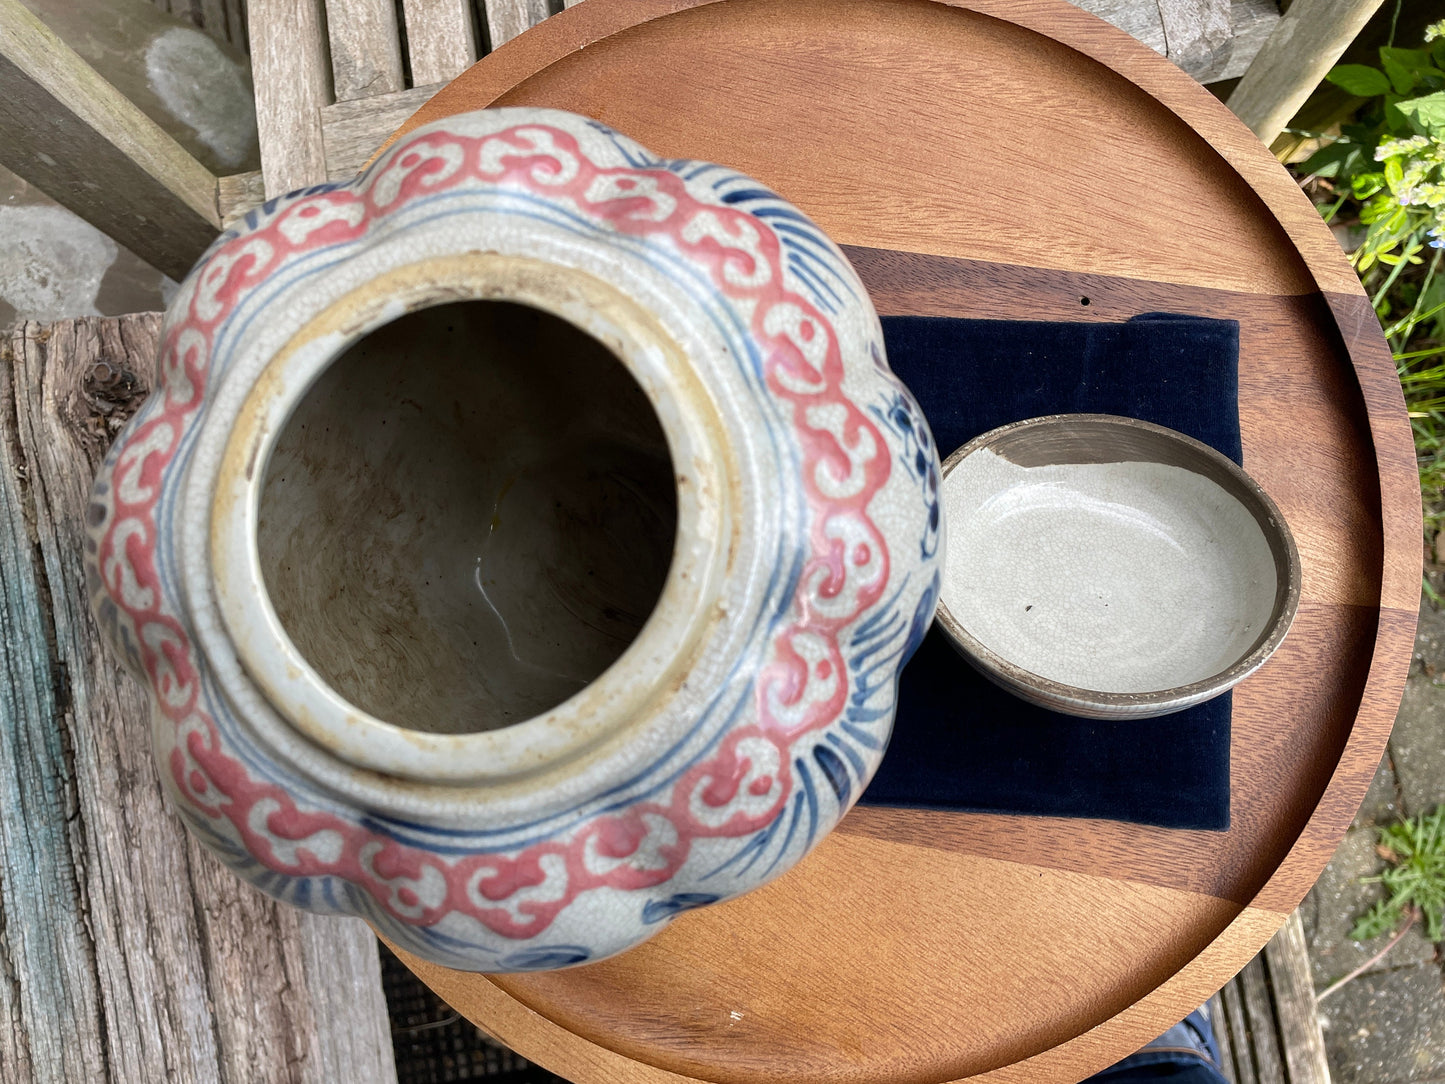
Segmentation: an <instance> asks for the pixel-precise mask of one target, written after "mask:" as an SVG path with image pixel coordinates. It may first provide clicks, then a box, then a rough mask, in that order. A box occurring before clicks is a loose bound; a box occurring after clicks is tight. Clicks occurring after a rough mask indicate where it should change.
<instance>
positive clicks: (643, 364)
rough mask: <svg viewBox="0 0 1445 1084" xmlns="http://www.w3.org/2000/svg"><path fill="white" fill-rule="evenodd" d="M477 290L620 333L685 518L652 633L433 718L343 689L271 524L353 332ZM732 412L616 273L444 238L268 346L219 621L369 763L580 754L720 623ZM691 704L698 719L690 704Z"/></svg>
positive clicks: (445, 763)
mask: <svg viewBox="0 0 1445 1084" xmlns="http://www.w3.org/2000/svg"><path fill="white" fill-rule="evenodd" d="M465 300H493V301H509V302H515V303H520V304H524V305H528V306H531V307H533V308H536V309H539V310H541V311H543V312H547V313H549V314H551V315H553V316H556V317H558V318H560V319H562V320H564V321H566V322H568V323H569V324H571V325H573V326H575V327H577V328H578V329H579V330H581V331H583V332H584V333H586V334H588V335H589V336H591V337H592V338H594V339H596V340H597V341H599V342H601V343H602V344H603V345H604V346H606V347H607V348H608V349H609V350H610V351H611V353H612V354H613V355H614V356H615V357H616V358H617V360H618V361H619V362H620V363H621V364H622V365H623V367H624V368H625V369H626V370H627V371H628V373H629V374H630V375H631V376H632V377H633V378H634V379H635V380H636V381H637V383H638V384H639V386H640V387H641V388H642V390H643V392H644V394H645V395H646V396H647V399H648V401H649V403H650V405H651V406H652V408H653V410H654V412H655V413H656V415H657V418H658V421H659V423H660V424H661V427H662V430H663V434H664V437H665V439H666V441H667V446H668V451H669V453H670V455H671V457H672V462H673V467H674V474H675V479H676V481H677V483H678V484H677V485H676V497H677V523H676V532H675V538H674V551H673V559H672V562H671V567H670V568H669V570H668V573H667V577H666V580H665V582H664V585H663V588H662V591H661V594H660V596H659V597H658V599H657V602H656V604H655V606H654V608H653V610H652V613H651V614H650V615H649V617H648V618H647V620H646V622H645V623H644V625H643V627H642V629H641V631H640V632H639V633H638V635H637V637H636V639H634V640H633V641H632V643H631V644H629V645H628V646H627V648H626V649H625V650H624V651H623V652H622V654H621V655H620V656H619V657H618V658H617V659H616V660H615V661H613V663H612V664H611V665H610V666H608V667H607V668H606V669H605V670H604V671H603V672H602V673H601V674H600V675H598V676H597V677H596V678H594V679H593V680H592V681H591V682H589V683H588V684H587V685H586V686H585V687H584V688H582V689H581V690H579V691H578V692H577V693H575V694H573V695H572V696H571V697H569V698H568V699H566V700H564V701H563V702H562V703H560V704H557V705H555V706H554V707H552V708H550V709H548V710H547V711H544V712H542V713H541V714H539V715H536V716H533V717H532V718H530V719H526V720H523V721H520V722H517V723H514V724H512V725H509V726H505V727H502V728H500V729H496V730H483V731H477V732H472V733H462V734H456V733H433V732H427V731H420V730H414V729H409V728H406V727H403V726H399V725H397V724H394V723H392V722H389V721H387V720H385V719H381V718H378V717H376V716H374V715H372V714H370V713H369V712H367V711H365V710H364V709H362V708H360V707H359V706H357V705H356V704H354V703H351V702H350V701H349V700H347V699H346V698H345V697H344V696H343V695H342V694H341V693H339V692H338V691H337V690H336V689H334V688H333V687H332V686H331V685H330V684H329V683H328V682H327V680H326V679H325V678H324V677H323V676H322V675H321V674H320V673H319V672H318V671H317V670H316V669H315V667H313V665H312V664H311V663H310V662H309V661H308V660H307V659H306V658H305V656H304V655H303V654H302V653H301V651H300V650H299V649H298V648H297V646H296V644H295V643H294V641H293V640H292V638H291V636H290V635H289V634H288V633H287V631H286V629H285V627H284V626H283V624H282V623H281V620H280V618H279V616H278V615H277V612H276V609H275V607H274V605H273V604H272V602H271V599H270V595H269V592H268V590H267V587H266V582H265V577H264V574H263V571H262V564H261V555H260V548H259V543H258V527H259V513H260V503H261V494H262V490H263V487H264V484H265V480H266V475H267V465H268V461H269V457H270V455H271V453H272V451H273V450H274V447H275V445H276V442H277V440H278V438H279V436H280V434H281V432H282V431H283V430H284V429H285V426H286V423H287V421H288V420H289V418H290V417H291V414H292V412H293V411H294V410H295V409H296V408H297V407H298V406H299V405H300V403H301V402H302V400H303V399H304V398H305V396H306V395H307V393H308V392H309V391H310V390H311V388H312V387H313V385H314V383H315V381H316V380H317V379H318V378H319V377H320V376H321V374H322V373H323V372H324V371H325V370H326V369H327V368H328V367H329V366H330V365H331V364H332V363H333V362H334V361H336V360H337V359H338V358H339V357H340V356H341V355H342V354H343V353H344V352H345V351H346V349H347V348H348V347H350V346H351V345H353V344H354V343H356V342H357V341H359V340H360V339H362V338H363V337H365V336H366V335H367V334H369V333H370V332H372V331H374V330H376V329H377V328H379V327H381V326H383V325H384V324H386V323H389V322H390V321H392V320H394V319H396V318H397V317H399V316H401V315H403V314H405V313H406V312H411V311H416V310H419V309H423V308H429V307H432V306H435V305H440V304H446V303H450V302H456V301H465ZM723 443H724V440H723V429H722V425H721V423H720V421H719V420H718V418H717V416H716V413H715V409H714V406H713V404H712V402H711V400H710V398H709V396H708V395H707V393H706V391H705V390H704V389H703V387H702V385H701V384H700V383H699V382H698V381H697V378H696V375H695V373H694V372H693V369H692V367H691V366H690V365H689V364H688V361H687V358H686V355H685V353H684V350H683V348H682V346H681V345H680V344H679V343H677V342H676V340H675V339H674V338H673V337H672V336H671V335H669V334H668V332H667V331H666V329H665V328H664V327H663V326H662V324H661V323H660V322H659V321H658V320H657V318H656V317H655V316H654V315H653V314H651V313H649V312H648V311H647V310H646V309H644V308H643V307H642V306H640V305H639V304H638V303H637V302H636V301H634V300H632V299H631V298H629V297H628V296H627V295H626V294H624V293H622V292H621V291H620V290H618V289H617V288H616V287H615V286H613V285H612V284H610V283H608V282H605V281H603V280H602V279H600V278H598V277H597V276H595V275H593V274H591V273H589V272H586V271H583V270H580V269H576V268H570V267H565V266H560V265H556V264H551V263H546V262H543V261H541V260H538V259H535V258H531V257H527V256H517V255H502V254H498V253H480V252H468V253H460V254H454V255H449V256H434V257H431V258H429V259H426V260H424V261H421V262H414V263H410V264H403V265H401V266H399V267H395V268H393V269H391V270H388V271H386V272H383V273H381V274H378V275H376V276H375V277H373V278H371V279H370V280H368V281H366V282H365V283H363V284H362V285H360V286H358V287H357V288H355V289H353V290H351V291H350V292H348V293H346V294H344V295H342V296H341V297H340V298H337V299H336V300H334V301H332V302H331V303H330V304H329V305H326V306H325V307H324V308H322V309H321V310H320V311H319V312H318V313H316V314H315V315H313V316H312V317H311V318H310V319H309V320H307V321H306V323H305V324H303V325H302V327H301V328H300V329H299V330H297V331H296V332H295V334H293V335H292V336H291V338H290V339H289V341H288V342H287V343H286V344H285V345H284V346H283V347H282V348H281V349H280V350H279V351H278V352H277V353H276V354H275V355H274V356H273V357H272V358H271V359H270V360H269V361H268V362H267V363H266V364H265V366H264V368H263V369H262V370H261V372H260V375H259V377H258V378H257V379H256V380H255V381H254V383H253V384H252V386H251V387H250V388H249V390H248V391H247V393H246V395H245V397H244V399H243V401H242V402H241V404H240V407H239V410H238V411H237V412H236V413H235V416H234V419H233V420H232V424H231V425H230V429H229V433H228V434H227V438H226V440H225V444H224V450H223V451H222V453H221V457H220V464H219V471H218V473H217V475H216V480H215V486H214V491H213V492H212V494H211V495H210V503H209V509H208V511H209V529H208V532H207V536H206V544H207V547H208V555H207V559H208V564H209V574H210V576H209V578H210V580H211V583H212V585H213V591H214V605H215V609H216V617H217V618H218V619H219V620H218V622H217V624H218V625H219V627H220V629H221V630H223V632H224V635H225V637H226V639H227V640H228V641H229V646H230V647H231V649H232V650H233V651H234V652H235V656H236V659H237V661H238V662H239V664H240V671H242V672H243V673H236V672H233V673H231V674H229V675H228V674H227V673H226V672H225V669H223V668H218V676H219V678H220V680H221V683H222V685H223V686H228V685H229V686H230V689H228V691H229V692H232V693H235V694H239V698H242V699H244V698H245V694H246V692H247V690H244V689H238V688H236V686H237V684H238V682H245V683H248V684H250V685H251V686H253V688H254V690H255V691H256V692H259V694H260V695H261V697H262V698H263V699H264V701H265V702H266V704H267V705H268V706H269V707H270V708H271V709H272V710H273V711H274V713H275V714H276V715H278V716H279V717H280V718H281V720H282V721H283V722H284V723H285V724H286V725H287V726H289V727H290V728H291V729H292V730H293V731H295V732H297V733H299V734H300V735H302V736H303V737H304V738H305V739H307V741H308V742H309V743H310V744H311V745H312V746H314V747H317V748H319V750H321V751H322V752H323V753H324V754H329V755H330V756H331V757H335V758H336V759H339V760H341V761H343V762H344V763H345V764H346V765H350V766H351V767H353V768H359V769H363V770H365V771H368V772H372V773H376V774H378V775H381V776H384V777H389V778H391V779H400V780H408V781H412V782H417V783H429V784H450V785H467V784H472V785H476V784H502V783H508V782H514V781H519V780H525V779H529V778H531V777H535V776H537V775H540V774H542V773H547V772H551V771H554V770H557V769H566V770H568V771H569V772H570V771H574V770H576V769H578V768H579V767H580V763H579V762H582V761H585V760H586V758H587V757H588V755H589V753H591V752H593V751H595V750H597V749H598V748H599V747H601V746H603V745H605V744H608V743H610V742H612V741H615V740H616V739H618V738H620V737H624V736H625V735H624V734H623V732H624V731H626V730H627V729H628V728H629V726H630V725H632V724H633V722H634V721H635V720H641V719H645V718H647V717H655V716H656V715H657V714H658V712H659V711H660V710H661V708H662V706H663V701H664V700H665V699H666V698H668V697H669V696H670V695H671V694H672V693H673V692H675V691H676V688H677V686H678V684H679V682H680V681H681V680H682V678H683V677H684V676H685V674H686V672H687V670H688V669H689V668H690V665H691V663H692V661H693V660H694V659H695V657H696V656H697V654H698V653H699V651H700V650H701V648H702V641H703V640H705V639H706V627H705V626H706V625H707V623H708V619H709V617H710V616H711V615H712V614H713V613H714V612H715V610H716V606H715V603H716V601H717V599H718V597H720V594H721V584H722V579H723V576H724V573H725V572H726V566H727V563H728V552H727V551H728V548H729V547H728V546H727V545H726V539H727V537H728V535H729V534H730V533H731V532H730V531H729V530H726V529H719V528H720V527H721V526H722V524H724V523H726V522H727V521H729V520H731V519H733V518H735V517H734V516H733V514H732V511H733V510H732V509H731V508H730V507H729V495H730V494H733V493H735V492H736V490H737V485H736V482H737V479H736V477H729V475H730V474H733V473H734V469H735V468H734V466H733V465H732V464H731V457H730V456H729V455H727V454H725V449H724V448H723V447H722V445H723ZM679 722H681V720H680V721H679Z"/></svg>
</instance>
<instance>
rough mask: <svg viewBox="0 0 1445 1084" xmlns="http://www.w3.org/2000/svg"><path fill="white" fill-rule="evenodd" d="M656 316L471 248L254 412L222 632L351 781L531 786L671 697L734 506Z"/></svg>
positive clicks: (285, 371)
mask: <svg viewBox="0 0 1445 1084" xmlns="http://www.w3.org/2000/svg"><path fill="white" fill-rule="evenodd" d="M690 373H691V370H690V366H689V365H688V363H687V359H686V357H685V356H684V354H683V351H682V348H681V347H680V346H679V345H678V344H677V343H676V342H675V341H674V340H673V339H672V337H671V336H669V335H668V334H667V332H666V330H665V329H664V328H663V327H662V326H661V324H660V323H659V321H658V320H657V318H656V317H654V316H653V315H651V314H650V313H648V312H647V311H645V310H644V309H642V308H641V307H640V306H638V305H637V304H636V303H635V302H633V301H632V300H630V299H629V298H628V297H626V296H625V295H623V294H622V293H620V292H619V291H617V290H616V289H615V288H614V287H612V286H611V285H610V284H608V283H606V282H603V281H601V280H600V279H598V278H596V277H595V276H593V275H590V274H587V273H585V272H581V271H576V270H571V269H567V268H561V267H558V266H555V265H552V264H544V263H542V262H540V261H536V260H531V259H528V258H525V257H512V256H501V255H497V254H490V253H470V254H465V255H461V256H453V257H446V258H441V259H432V260H428V261H425V262H424V263H419V264H413V265H407V266H403V267H400V268H397V269H395V270H393V271H391V272H389V273H387V274H384V275H381V276H378V277H377V278H375V279H373V280H371V281H370V282H368V283H366V284H364V285H363V286H361V287H359V288H358V289H356V290H354V291H352V292H351V293H350V294H347V295H346V296H344V297H342V298H340V299H339V300H337V301H335V302H333V303H332V304H331V305H329V306H328V307H327V308H326V309H324V310H323V311H322V312H320V313H319V314H318V315H316V316H315V317H314V318H312V319H311V320H310V321H308V322H307V323H306V324H305V325H304V326H303V327H302V328H301V329H300V330H299V331H298V332H297V333H296V334H295V335H294V336H293V337H292V338H291V340H290V341H289V342H288V343H287V345H286V346H285V347H284V348H282V349H281V350H280V351H279V352H278V353H277V354H276V355H275V357H273V358H272V359H271V360H270V361H269V363H267V365H266V366H265V368H264V369H263V370H262V372H261V374H260V376H259V378H258V379H256V381H255V382H254V384H253V386H252V387H251V388H250V389H249V392H248V393H247V394H246V397H245V399H244V402H243V403H242V405H241V408H240V412H239V415H238V416H237V418H236V421H235V424H234V426H233V427H232V428H231V430H230V433H229V436H228V439H227V441H226V446H225V450H224V452H223V454H222V459H221V464H220V471H219V475H218V480H217V486H216V491H215V495H214V498H213V500H212V504H211V509H210V512H211V517H210V538H209V543H210V560H211V571H212V578H213V583H214V585H215V592H216V603H217V608H218V611H219V616H220V618H221V623H222V625H223V627H224V629H225V631H226V633H227V635H228V638H229V640H230V642H231V645H232V646H233V647H234V650H235V652H236V657H237V660H238V661H239V663H240V665H241V667H242V669H243V670H244V672H245V674H246V676H247V677H248V678H249V679H250V681H251V682H252V683H253V684H254V685H255V686H256V687H257V688H258V690H259V691H260V693H261V694H262V696H263V697H264V699H265V700H266V702H267V703H268V704H269V706H270V707H271V708H272V709H273V710H274V711H275V712H276V713H277V714H279V715H280V716H281V718H282V719H283V720H284V721H285V722H286V723H288V724H289V725H290V726H291V727H292V728H293V729H295V730H297V731H299V732H300V733H301V734H303V735H304V736H305V737H307V738H308V739H310V741H311V742H312V743H314V744H315V745H318V746H320V747H321V748H322V749H323V750H325V751H327V752H328V753H330V754H332V755H334V756H336V757H338V758H339V759H341V760H343V761H345V762H347V763H349V764H351V765H354V766H356V767H360V768H365V769H369V770H371V771H374V772H378V773H381V774H383V775H387V776H393V777H400V778H404V779H411V780H416V781H425V782H433V783H435V782H450V783H478V782H493V781H503V780H508V779H515V778H518V777H523V776H527V775H532V774H535V773H537V772H540V771H544V770H548V769H552V768H555V767H557V766H558V765H559V764H560V763H562V762H565V761H569V760H572V759H575V758H577V757H582V756H585V755H586V753H587V752H588V751H589V750H590V749H594V748H596V747H598V746H600V745H601V744H603V743H604V742H607V741H609V740H611V739H613V738H615V737H616V736H617V735H618V732H619V731H620V730H622V729H624V728H625V727H626V726H627V725H628V723H629V721H630V720H631V719H633V718H634V717H637V716H639V715H641V714H644V713H645V712H646V709H647V708H648V702H649V701H651V700H655V699H657V698H658V697H659V696H665V695H666V692H667V688H668V686H669V678H670V677H672V676H673V674H674V672H675V671H682V670H685V668H686V660H687V658H688V657H689V656H690V654H691V652H692V649H693V648H694V647H695V646H696V641H697V640H698V638H699V635H700V630H699V628H698V621H697V616H698V614H699V613H700V612H702V611H706V610H707V609H708V608H709V605H708V600H707V595H708V590H709V587H710V586H712V587H714V589H715V585H716V582H717V580H718V578H719V574H720V573H721V571H722V569H721V567H720V564H719V562H720V560H721V559H722V556H723V555H722V554H721V553H720V552H719V548H718V546H717V545H715V544H714V543H715V540H716V539H718V538H719V537H720V536H721V535H722V534H723V533H724V532H721V531H718V530H716V523H715V522H714V521H715V520H716V519H717V517H718V514H719V513H720V512H722V511H723V509H720V508H717V507H706V505H707V504H708V502H709V500H711V501H713V502H714V503H715V502H716V501H717V498H718V495H720V494H723V493H725V492H726V491H727V489H728V487H727V486H725V485H719V484H716V483H717V482H718V481H719V480H718V479H711V478H707V477H701V476H704V475H708V474H710V473H712V472H714V471H716V470H718V469H719V466H718V464H719V463H720V462H721V459H722V458H725V457H718V456H715V455H710V454H708V445H709V443H710V440H711V438H713V437H715V435H716V430H715V426H712V425H709V424H707V415H708V414H709V406H710V404H709V403H708V402H707V399H706V394H705V393H704V392H703V391H702V389H701V387H700V386H697V385H695V384H694V383H693V381H692V380H690V379H689V377H690Z"/></svg>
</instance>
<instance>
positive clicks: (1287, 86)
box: [1225, 0, 1380, 143]
mask: <svg viewBox="0 0 1445 1084" xmlns="http://www.w3.org/2000/svg"><path fill="white" fill-rule="evenodd" d="M1379 6H1380V0H1294V3H1292V4H1291V5H1290V7H1289V10H1288V11H1287V12H1285V14H1284V17H1283V18H1281V19H1280V21H1279V24H1278V25H1277V26H1276V27H1275V29H1274V31H1273V32H1272V33H1271V34H1270V36H1269V38H1268V40H1267V41H1265V43H1264V45H1263V47H1262V48H1261V49H1260V50H1259V53H1258V54H1257V55H1256V56H1255V58H1254V60H1253V61H1252V62H1251V63H1250V65H1249V70H1247V71H1246V72H1245V73H1244V75H1243V76H1242V77H1241V78H1240V81H1239V85H1238V86H1237V87H1235V88H1234V91H1233V93H1231V94H1230V96H1229V100H1228V101H1227V102H1226V103H1225V104H1227V105H1228V106H1229V108H1230V109H1232V110H1233V111H1234V115H1235V116H1237V117H1238V118H1239V119H1240V120H1242V121H1244V123H1245V124H1246V125H1248V126H1249V128H1250V130H1251V131H1253V132H1254V134H1255V135H1257V136H1259V138H1260V140H1261V141H1263V142H1264V143H1270V142H1271V141H1273V139H1274V137H1275V136H1277V135H1279V133H1280V132H1281V131H1282V130H1283V129H1284V126H1285V125H1286V124H1288V123H1289V122H1290V118H1291V117H1293V116H1294V115H1295V112H1296V111H1297V110H1298V109H1299V107H1300V106H1302V105H1304V102H1305V99H1306V98H1308V97H1309V96H1310V92H1311V91H1312V90H1314V89H1315V87H1317V86H1319V84H1320V81H1321V80H1322V79H1324V77H1325V74H1326V73H1327V72H1328V71H1329V70H1330V68H1331V67H1333V66H1334V64H1335V61H1337V60H1339V58H1340V55H1341V54H1342V53H1343V52H1344V51H1345V48H1346V47H1347V46H1348V45H1349V44H1350V42H1352V41H1354V40H1355V35H1357V34H1358V33H1359V32H1360V31H1361V30H1362V29H1363V28H1364V25H1365V23H1366V22H1368V21H1369V18H1370V16H1371V15H1373V14H1374V13H1375V9H1377V8H1378V7H1379Z"/></svg>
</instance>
